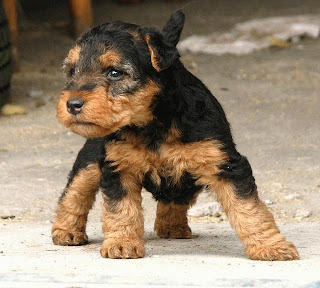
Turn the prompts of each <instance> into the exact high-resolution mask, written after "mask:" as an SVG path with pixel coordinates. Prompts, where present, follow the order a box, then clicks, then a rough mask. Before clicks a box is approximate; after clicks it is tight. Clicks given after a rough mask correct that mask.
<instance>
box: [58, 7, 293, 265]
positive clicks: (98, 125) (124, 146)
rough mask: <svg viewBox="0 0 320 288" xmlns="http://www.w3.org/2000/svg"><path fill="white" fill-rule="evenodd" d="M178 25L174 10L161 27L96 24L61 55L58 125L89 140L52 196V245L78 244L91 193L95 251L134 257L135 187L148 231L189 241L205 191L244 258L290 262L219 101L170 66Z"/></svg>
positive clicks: (138, 220) (139, 229) (137, 252)
mask: <svg viewBox="0 0 320 288" xmlns="http://www.w3.org/2000/svg"><path fill="white" fill-rule="evenodd" d="M183 23H184V14H183V13H182V12H181V11H177V12H175V13H174V14H173V15H172V16H171V18H170V20H169V21H168V23H167V24H166V25H165V27H164V28H163V29H162V30H161V31H160V30H158V29H155V28H150V27H139V26H136V25H133V24H125V23H122V22H113V23H109V24H103V25H99V26H96V27H94V28H93V29H91V30H90V31H89V32H87V33H85V34H84V35H83V36H82V37H81V38H80V39H79V40H78V41H77V42H76V44H75V46H74V47H73V48H72V49H71V50H70V52H69V55H68V56H67V58H66V59H65V63H64V66H65V72H66V74H67V84H66V87H65V89H64V91H63V92H62V94H61V98H60V101H59V104H58V119H59V121H60V122H61V123H62V124H64V125H65V126H67V127H69V128H70V129H71V130H72V131H73V132H75V133H77V134H80V135H82V136H84V137H86V138H88V140H87V142H86V143H85V145H84V147H83V148H82V149H81V151H80V152H79V155H78V157H77V160H76V162H75V164H74V166H73V169H72V171H71V173H70V176H69V181H68V184H67V186H66V188H65V190H64V192H63V194H62V196H61V198H60V200H59V209H58V212H57V213H58V214H57V218H56V221H55V223H54V225H53V228H52V239H53V242H54V243H55V244H57V245H82V244H85V243H87V241H88V237H87V235H86V233H85V228H86V221H87V215H88V213H89V210H90V208H91V207H92V204H93V202H94V200H95V195H96V192H97V191H98V189H99V188H100V189H101V190H102V192H103V198H104V203H103V219H102V222H103V231H104V233H105V239H104V241H103V244H102V249H101V255H102V256H103V257H109V258H139V257H143V256H144V255H145V249H144V240H143V239H142V236H143V231H144V227H143V214H142V208H141V189H142V187H145V188H146V189H147V190H148V191H150V192H151V193H152V194H153V196H154V198H155V200H157V201H158V207H157V212H156V213H157V214H156V215H157V217H156V221H155V230H156V232H157V234H158V235H159V236H160V237H162V238H190V237H191V230H190V228H189V226H188V221H187V216H186V213H187V210H188V208H189V207H190V205H192V204H193V203H194V202H195V201H196V197H197V195H198V194H199V192H200V191H201V190H202V189H203V187H205V186H206V187H209V188H210V189H211V190H212V191H215V192H216V193H217V197H218V200H219V201H220V203H221V205H222V207H223V208H224V210H225V211H226V213H227V215H228V217H229V219H230V222H231V225H232V226H233V227H234V228H235V230H236V232H237V233H238V235H239V237H240V239H241V240H242V242H243V244H244V245H245V252H246V254H247V255H248V256H249V257H250V258H251V259H257V260H293V259H298V258H299V255H298V252H297V250H296V248H295V247H294V245H293V244H291V243H290V242H287V241H286V240H285V238H284V237H283V236H282V235H281V234H280V232H279V230H278V228H277V226H276V224H275V222H274V218H273V216H272V214H271V213H270V212H269V211H268V210H267V208H266V206H265V205H264V203H263V202H262V201H261V200H260V199H259V198H258V195H257V188H256V185H255V180H254V177H253V176H252V171H251V167H250V164H249V162H248V160H247V159H246V158H245V157H244V156H242V155H240V154H239V153H238V152H237V150H236V147H235V144H234V142H233V139H232V136H231V132H230V126H229V123H228V121H227V119H226V116H225V114H224V112H223V110H222V108H221V106H220V104H219V103H218V101H217V100H216V99H215V98H214V97H213V95H212V94H211V93H210V91H209V90H208V89H207V88H206V87H205V86H204V84H203V83H202V82H201V81H200V80H199V79H197V78H196V77H195V76H193V75H192V74H191V73H190V72H188V71H187V70H186V69H185V68H184V66H183V64H182V63H181V62H180V60H179V53H178V51H177V48H176V45H177V43H178V41H179V38H180V34H181V31H182V28H183Z"/></svg>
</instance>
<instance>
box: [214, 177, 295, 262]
mask: <svg viewBox="0 0 320 288" xmlns="http://www.w3.org/2000/svg"><path fill="white" fill-rule="evenodd" d="M210 186H211V187H212V188H213V189H215V191H216V192H217V196H218V200H219V201H220V203H221V205H222V207H223V209H224V210H225V212H226V213H227V215H228V217H229V220H230V224H231V226H232V227H234V228H235V230H236V232H237V234H238V236H239V238H240V239H241V241H242V242H243V244H244V245H245V247H246V248H245V252H246V254H247V255H248V256H249V258H251V259H254V260H268V261H272V260H294V259H299V254H298V252H297V250H296V248H295V247H294V245H293V244H292V243H290V242H287V241H286V240H285V237H284V236H282V235H281V234H280V231H279V229H278V227H277V226H276V224H275V221H274V218H273V215H272V214H271V212H270V211H269V210H268V209H267V207H266V205H265V204H264V203H263V202H262V201H261V200H260V199H259V198H258V195H254V196H250V197H248V198H240V197H237V196H236V191H235V190H234V187H233V185H232V184H231V183H228V182H227V181H225V180H221V181H215V182H214V183H211V185H210Z"/></svg>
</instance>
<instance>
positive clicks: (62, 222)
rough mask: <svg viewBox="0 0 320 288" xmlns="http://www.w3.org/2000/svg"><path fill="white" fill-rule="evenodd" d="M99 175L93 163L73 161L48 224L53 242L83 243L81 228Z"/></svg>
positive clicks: (84, 233)
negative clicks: (53, 218) (51, 219)
mask: <svg viewBox="0 0 320 288" xmlns="http://www.w3.org/2000/svg"><path fill="white" fill-rule="evenodd" d="M80 158H81V155H80ZM78 159H79V156H78ZM100 176H101V171H100V168H99V166H98V164H97V163H91V164H89V165H88V166H86V167H83V168H81V169H78V166H77V165H75V167H74V169H73V171H72V172H71V174H70V178H69V182H68V185H67V187H66V188H65V190H64V191H63V193H62V195H61V197H60V199H59V208H58V211H57V217H56V220H55V222H54V224H53V227H52V240H53V243H54V244H56V245H83V244H86V243H87V242H88V236H87V234H86V232H85V230H86V223H87V217H88V213H89V210H90V209H91V208H92V205H93V203H94V200H95V196H96V192H97V191H98V188H99V179H100Z"/></svg>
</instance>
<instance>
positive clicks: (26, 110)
mask: <svg viewBox="0 0 320 288" xmlns="http://www.w3.org/2000/svg"><path fill="white" fill-rule="evenodd" d="M0 5H1V6H0V8H1V11H0V12H1V13H0V15H1V21H0V29H2V30H1V32H0V35H1V37H0V40H1V42H0V68H1V69H0V73H2V74H0V75H1V76H0V80H1V83H0V84H1V85H0V87H1V89H0V93H1V94H0V100H1V101H0V105H1V107H2V109H1V116H0V193H1V199H2V200H1V203H0V216H1V217H11V218H15V219H22V220H32V219H36V220H39V219H41V220H43V219H44V220H46V221H52V219H53V215H54V209H55V206H56V201H57V197H58V196H59V194H60V192H61V191H62V189H63V188H64V185H65V183H66V177H67V174H68V171H69V170H70V169H71V167H72V164H73V162H74V160H75V157H76V155H77V152H78V150H79V149H80V148H81V146H82V145H83V143H84V139H83V138H81V137H80V136H78V135H74V134H72V133H71V132H69V131H68V130H67V129H66V128H64V127H62V126H61V125H60V124H59V123H58V121H57V120H56V112H55V109H56V103H57V101H58V98H59V94H60V91H61V90H62V88H63V86H64V78H63V75H62V71H61V63H62V61H63V59H64V57H65V56H66V54H67V52H68V50H69V49H70V48H71V46H72V45H73V43H74V41H75V39H76V37H77V36H78V35H79V34H81V33H82V31H84V30H86V29H87V28H89V27H90V26H92V25H95V24H99V23H104V22H110V21H113V20H122V21H125V22H131V23H136V24H139V25H143V26H150V25H152V26H156V27H158V28H161V27H162V26H163V25H164V24H165V22H166V21H167V20H168V18H169V17H170V14H171V13H172V12H173V11H175V10H176V9H178V8H183V11H184V13H185V14H186V24H185V29H184V31H183V34H182V41H181V43H180V46H179V48H180V51H181V55H182V61H183V63H184V64H185V66H186V67H187V68H188V69H189V70H190V71H191V72H192V73H194V74H195V75H196V76H197V77H199V78H200V79H201V80H202V81H203V82H204V83H205V84H206V85H207V86H208V87H209V89H210V90H211V91H212V92H213V94H214V95H215V96H216V97H217V99H218V100H219V101H220V103H221V104H222V105H223V107H224V109H225V111H226V114H227V117H228V119H229V121H230V123H231V125H232V127H233V134H234V137H235V141H236V143H238V148H239V150H240V152H241V153H243V154H244V155H246V156H248V158H249V160H250V162H251V163H252V166H253V171H254V175H255V177H256V180H257V184H258V187H259V191H260V194H261V197H262V199H263V200H264V201H265V202H266V203H267V205H268V206H269V207H270V209H271V210H272V211H273V212H274V213H275V216H276V218H277V220H278V221H283V222H294V221H302V220H303V221H319V212H320V208H319V205H318V201H319V200H320V196H319V190H320V178H319V168H320V167H319V163H320V153H319V146H320V140H319V139H320V137H319V136H320V132H319V131H320V129H319V127H320V116H319V115H320V113H319V108H320V96H319V92H318V91H319V90H320V62H319V51H320V41H319V27H320V20H319V19H320V17H319V16H320V2H319V0H304V1H301V0H264V1H262V0H250V1H248V0H203V1H202V0H199V1H188V0H185V1H183V0H181V1H169V0H167V1H164V0H141V1H137V0H136V1H129V0H127V1H120V0H119V1H109V0H93V1H83V0H78V1H77V0H73V1H72V0H70V1H68V0H54V1H53V0H46V1H41V0H17V1H13V0H3V1H2V3H1V4H0ZM3 8H5V10H6V11H7V14H5V13H4V11H5V10H4V9H3ZM275 17H276V18H275ZM6 18H7V19H8V20H9V24H10V25H8V22H7V21H6ZM9 28H11V31H9ZM10 38H11V40H10ZM10 59H11V60H10ZM145 197H146V199H147V200H146V201H149V200H150V199H149V198H147V197H149V196H145ZM148 199H149V200H148ZM150 201H151V200H150ZM201 201H203V202H205V203H207V202H208V201H209V200H208V199H207V198H204V199H202V200H201ZM210 201H211V200H210ZM212 201H213V200H212ZM148 207H152V206H150V205H149V206H148ZM148 209H153V208H146V213H148V211H149V210H148ZM150 213H153V211H150ZM196 216H197V215H196ZM198 216H199V215H198ZM207 216H208V215H207ZM209 216H210V217H211V218H210V217H209V218H206V220H204V221H224V218H223V217H221V213H217V214H214V213H212V215H209ZM217 217H218V218H219V219H218V220H217Z"/></svg>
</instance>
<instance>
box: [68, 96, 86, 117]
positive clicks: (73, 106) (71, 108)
mask: <svg viewBox="0 0 320 288" xmlns="http://www.w3.org/2000/svg"><path fill="white" fill-rule="evenodd" d="M82 106H83V101H82V100H80V99H71V100H69V101H68V102H67V109H68V112H69V113H71V114H73V115H77V114H78V113H80V112H81V109H82Z"/></svg>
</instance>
